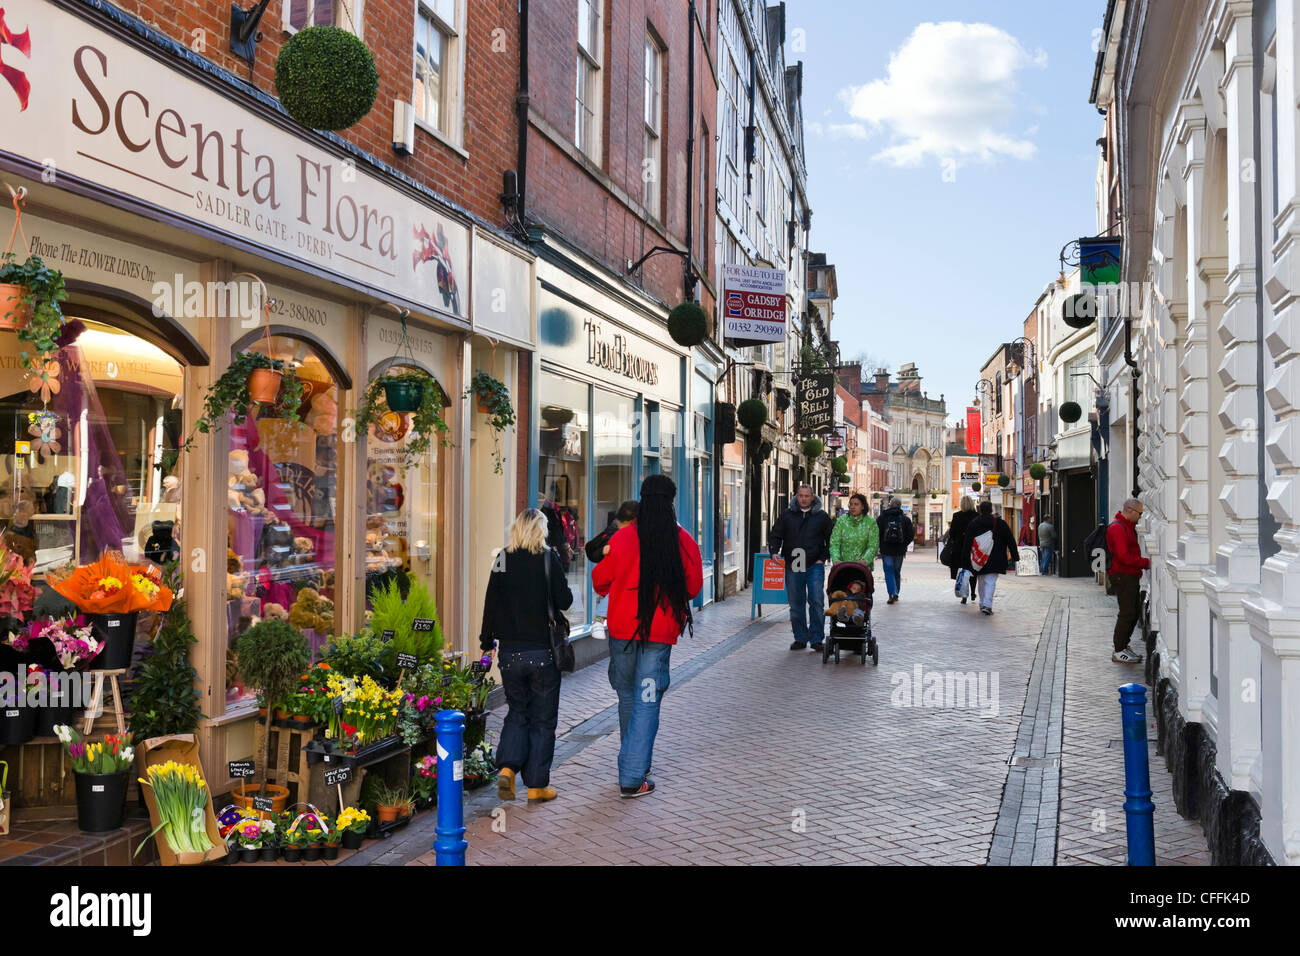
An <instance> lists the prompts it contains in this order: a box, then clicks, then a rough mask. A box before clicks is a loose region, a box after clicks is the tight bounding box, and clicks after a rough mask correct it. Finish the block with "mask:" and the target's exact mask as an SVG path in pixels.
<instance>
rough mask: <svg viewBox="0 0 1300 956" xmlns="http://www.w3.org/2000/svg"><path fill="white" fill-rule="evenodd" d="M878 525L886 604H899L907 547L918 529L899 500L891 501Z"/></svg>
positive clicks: (878, 520)
mask: <svg viewBox="0 0 1300 956" xmlns="http://www.w3.org/2000/svg"><path fill="white" fill-rule="evenodd" d="M876 524H877V525H879V527H880V563H881V565H882V566H883V567H884V569H885V590H887V591H888V592H889V600H888V601H886V602H885V603H886V604H897V603H898V592H899V591H901V590H902V588H903V558H905V557H906V556H907V546H908V545H910V544H911V543H912V539H913V538H915V537H916V528H915V527H914V526H913V525H912V519H911V518H909V517H908V516H907V515H905V514H903V505H902V503H901V502H900V501H899V500H898V499H897V498H890V499H889V501H888V502H887V503H886V504H885V507H884V510H882V511H881V512H880V517H879V518H877V519H876Z"/></svg>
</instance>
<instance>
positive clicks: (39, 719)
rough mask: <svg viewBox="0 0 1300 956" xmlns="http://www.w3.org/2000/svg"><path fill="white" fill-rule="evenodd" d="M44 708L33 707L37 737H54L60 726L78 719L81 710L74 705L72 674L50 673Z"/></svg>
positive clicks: (63, 672) (65, 672) (69, 672)
mask: <svg viewBox="0 0 1300 956" xmlns="http://www.w3.org/2000/svg"><path fill="white" fill-rule="evenodd" d="M47 676H48V679H49V684H48V690H47V691H46V699H45V706H44V707H33V708H30V709H31V710H34V711H36V731H35V733H36V736H37V737H53V736H54V728H55V727H57V726H58V725H59V724H71V723H72V722H73V721H74V720H75V719H76V717H77V713H78V711H79V708H78V707H76V706H75V705H74V704H73V693H72V686H71V684H72V672H71V671H58V672H50V673H49V674H48V675H47Z"/></svg>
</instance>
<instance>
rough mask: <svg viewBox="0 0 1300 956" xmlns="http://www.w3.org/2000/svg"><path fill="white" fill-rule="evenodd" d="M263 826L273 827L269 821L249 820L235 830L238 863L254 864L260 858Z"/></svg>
mask: <svg viewBox="0 0 1300 956" xmlns="http://www.w3.org/2000/svg"><path fill="white" fill-rule="evenodd" d="M263 825H265V826H269V827H274V826H275V824H274V823H272V822H271V821H270V820H251V819H250V820H245V821H244V822H243V823H241V824H240V825H239V827H238V828H237V829H236V830H235V833H234V836H235V843H236V844H238V846H239V862H240V863H256V862H257V861H258V860H260V859H261V858H262V845H263V840H264V836H263ZM272 859H274V857H272Z"/></svg>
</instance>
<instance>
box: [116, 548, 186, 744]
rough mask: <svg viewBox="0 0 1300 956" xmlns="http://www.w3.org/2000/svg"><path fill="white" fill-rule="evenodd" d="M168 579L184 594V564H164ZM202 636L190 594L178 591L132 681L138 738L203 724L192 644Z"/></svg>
mask: <svg viewBox="0 0 1300 956" xmlns="http://www.w3.org/2000/svg"><path fill="white" fill-rule="evenodd" d="M163 581H164V582H165V583H166V584H167V586H168V587H169V588H171V590H172V593H173V595H178V594H179V592H180V587H181V576H180V566H179V565H178V564H177V563H176V562H174V561H173V562H170V563H168V564H167V565H165V566H164V568H163ZM196 643H198V639H197V638H196V637H195V636H194V626H193V624H192V623H191V622H190V616H189V613H188V612H187V610H186V606H185V599H184V598H183V597H179V596H174V597H173V599H172V606H171V610H170V611H168V612H167V614H166V616H165V617H164V618H163V621H162V624H161V625H159V627H158V630H157V633H155V634H154V638H153V653H152V654H150V655H148V656H147V657H145V658H144V660H143V661H141V663H140V668H139V670H137V671H136V674H135V680H134V681H133V682H132V688H131V697H130V710H131V732H132V733H133V734H135V737H136V739H137V740H148V739H149V738H150V737H164V736H167V735H168V734H189V733H193V732H194V731H195V730H196V729H197V728H198V726H199V717H200V716H201V711H200V710H199V695H198V691H196V690H195V689H194V687H195V681H196V679H197V673H196V672H195V670H194V666H193V665H192V664H191V663H190V648H192V647H193V646H194V645H195V644H196Z"/></svg>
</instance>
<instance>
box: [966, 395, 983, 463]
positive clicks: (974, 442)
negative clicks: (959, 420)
mask: <svg viewBox="0 0 1300 956" xmlns="http://www.w3.org/2000/svg"><path fill="white" fill-rule="evenodd" d="M966 453H967V454H969V455H978V454H979V453H980V410H979V408H978V407H976V406H970V405H968V406H967V407H966Z"/></svg>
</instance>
